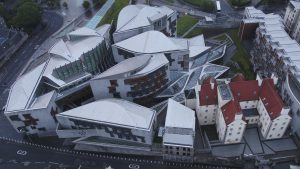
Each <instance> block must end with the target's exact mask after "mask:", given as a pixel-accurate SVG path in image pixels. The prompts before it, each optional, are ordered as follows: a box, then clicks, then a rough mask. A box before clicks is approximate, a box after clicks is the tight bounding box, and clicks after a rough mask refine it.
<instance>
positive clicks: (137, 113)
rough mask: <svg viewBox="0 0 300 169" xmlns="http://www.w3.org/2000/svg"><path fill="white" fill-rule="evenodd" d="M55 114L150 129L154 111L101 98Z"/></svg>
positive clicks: (126, 102)
mask: <svg viewBox="0 0 300 169" xmlns="http://www.w3.org/2000/svg"><path fill="white" fill-rule="evenodd" d="M57 116H62V117H67V118H70V119H78V120H82V121H90V122H94V123H105V124H109V125H116V126H122V127H126V128H139V129H143V130H150V129H151V128H152V124H153V122H154V120H155V116H156V112H155V110H153V109H149V108H146V107H143V106H140V105H138V104H135V103H132V102H129V101H126V100H122V99H103V100H98V101H94V102H92V103H89V104H86V105H83V106H80V107H77V108H74V109H71V110H68V111H65V112H62V113H60V114H57Z"/></svg>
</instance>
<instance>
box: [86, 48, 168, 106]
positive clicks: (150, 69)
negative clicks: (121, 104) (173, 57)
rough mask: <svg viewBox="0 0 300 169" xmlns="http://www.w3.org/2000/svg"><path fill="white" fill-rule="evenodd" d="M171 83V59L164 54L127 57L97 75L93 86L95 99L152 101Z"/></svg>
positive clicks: (92, 82)
mask: <svg viewBox="0 0 300 169" xmlns="http://www.w3.org/2000/svg"><path fill="white" fill-rule="evenodd" d="M168 82H169V61H168V60H167V58H166V57H165V56H164V55H163V54H154V55H140V56H136V57H133V58H129V59H126V60H124V61H122V62H120V63H118V64H117V65H115V66H113V67H111V68H110V69H108V70H107V71H105V72H103V73H101V74H99V75H97V76H95V77H94V78H93V79H92V80H91V81H90V84H91V88H92V91H93V94H94V96H95V99H97V100H98V99H103V98H113V97H114V98H123V99H126V100H130V101H134V102H137V103H140V104H149V103H150V102H151V101H153V98H154V97H155V96H156V95H157V94H158V93H159V92H161V91H162V90H163V89H165V88H166V87H167V85H168Z"/></svg>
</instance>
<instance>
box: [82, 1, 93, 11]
mask: <svg viewBox="0 0 300 169" xmlns="http://www.w3.org/2000/svg"><path fill="white" fill-rule="evenodd" d="M82 6H83V7H84V9H88V8H89V7H90V6H91V4H90V2H89V1H83V3H82Z"/></svg>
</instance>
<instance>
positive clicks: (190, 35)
mask: <svg viewBox="0 0 300 169" xmlns="http://www.w3.org/2000/svg"><path fill="white" fill-rule="evenodd" d="M200 34H203V29H201V28H198V27H196V28H195V29H193V30H192V31H191V32H190V33H189V34H187V35H186V36H185V38H192V37H194V36H197V35H200Z"/></svg>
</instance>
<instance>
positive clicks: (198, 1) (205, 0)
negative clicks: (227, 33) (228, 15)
mask: <svg viewBox="0 0 300 169" xmlns="http://www.w3.org/2000/svg"><path fill="white" fill-rule="evenodd" d="M183 1H185V2H187V3H189V4H192V5H195V6H197V7H199V8H201V9H202V10H203V11H206V12H212V11H213V10H214V9H215V4H214V2H213V1H212V0H183Z"/></svg>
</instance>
